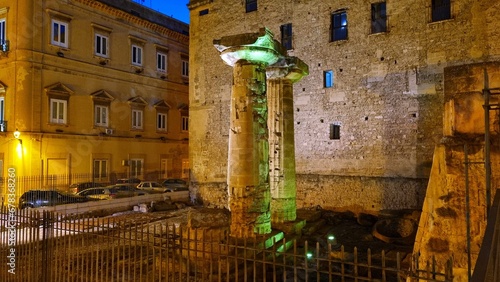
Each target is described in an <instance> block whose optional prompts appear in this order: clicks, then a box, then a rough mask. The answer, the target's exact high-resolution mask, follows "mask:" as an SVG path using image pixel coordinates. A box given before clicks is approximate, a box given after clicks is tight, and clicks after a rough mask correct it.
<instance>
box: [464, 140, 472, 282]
mask: <svg viewBox="0 0 500 282" xmlns="http://www.w3.org/2000/svg"><path fill="white" fill-rule="evenodd" d="M468 154H469V153H468V152H467V144H464V165H465V171H464V174H465V220H466V226H467V278H468V280H467V281H470V279H471V277H472V275H471V273H472V270H471V267H472V264H471V253H470V241H471V240H470V197H469V156H468Z"/></svg>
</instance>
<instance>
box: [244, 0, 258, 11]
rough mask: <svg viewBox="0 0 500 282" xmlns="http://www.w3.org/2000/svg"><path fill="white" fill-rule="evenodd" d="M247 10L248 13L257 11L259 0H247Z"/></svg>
mask: <svg viewBox="0 0 500 282" xmlns="http://www.w3.org/2000/svg"><path fill="white" fill-rule="evenodd" d="M245 11H246V12H247V13H249V12H253V11H257V0H245Z"/></svg>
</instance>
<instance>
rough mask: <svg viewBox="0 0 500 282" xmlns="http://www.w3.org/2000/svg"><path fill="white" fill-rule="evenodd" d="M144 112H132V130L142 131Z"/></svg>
mask: <svg viewBox="0 0 500 282" xmlns="http://www.w3.org/2000/svg"><path fill="white" fill-rule="evenodd" d="M142 114H143V112H142V110H132V128H136V129H142Z"/></svg>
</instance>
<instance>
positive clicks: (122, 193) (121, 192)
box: [108, 184, 150, 198]
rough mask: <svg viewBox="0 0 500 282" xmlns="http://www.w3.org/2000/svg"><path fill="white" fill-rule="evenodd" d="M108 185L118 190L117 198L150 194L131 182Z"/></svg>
mask: <svg viewBox="0 0 500 282" xmlns="http://www.w3.org/2000/svg"><path fill="white" fill-rule="evenodd" d="M108 187H109V188H112V189H114V190H116V193H117V196H116V197H117V198H121V197H133V196H142V195H146V194H150V193H149V192H148V191H144V190H141V189H138V188H137V187H135V186H134V185H130V184H116V185H112V186H108Z"/></svg>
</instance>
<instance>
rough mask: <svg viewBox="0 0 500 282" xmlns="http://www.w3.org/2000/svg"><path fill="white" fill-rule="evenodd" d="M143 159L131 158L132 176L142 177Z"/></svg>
mask: <svg viewBox="0 0 500 282" xmlns="http://www.w3.org/2000/svg"><path fill="white" fill-rule="evenodd" d="M143 162H144V160H143V159H131V160H130V177H131V178H142V167H143Z"/></svg>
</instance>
